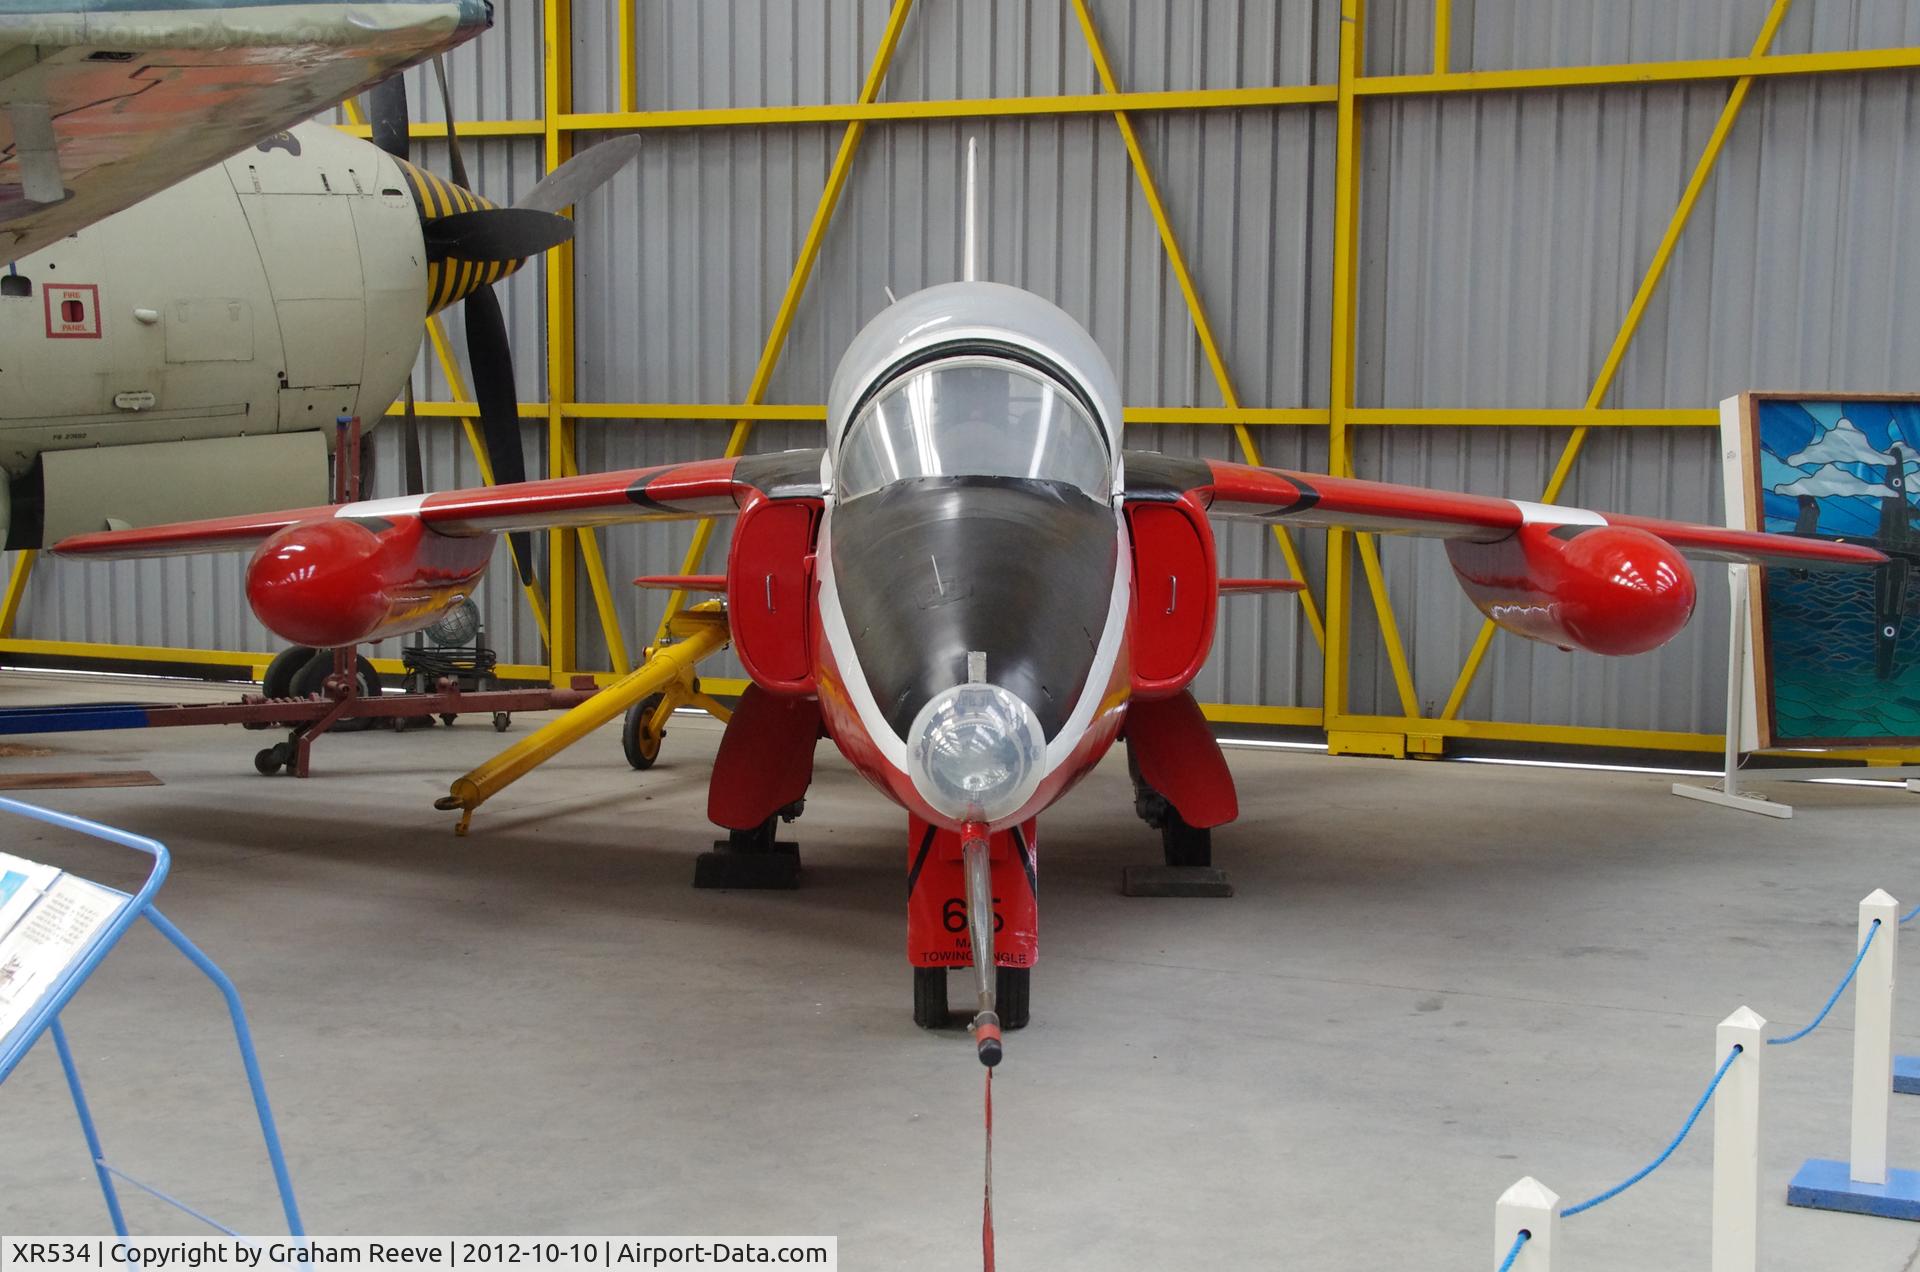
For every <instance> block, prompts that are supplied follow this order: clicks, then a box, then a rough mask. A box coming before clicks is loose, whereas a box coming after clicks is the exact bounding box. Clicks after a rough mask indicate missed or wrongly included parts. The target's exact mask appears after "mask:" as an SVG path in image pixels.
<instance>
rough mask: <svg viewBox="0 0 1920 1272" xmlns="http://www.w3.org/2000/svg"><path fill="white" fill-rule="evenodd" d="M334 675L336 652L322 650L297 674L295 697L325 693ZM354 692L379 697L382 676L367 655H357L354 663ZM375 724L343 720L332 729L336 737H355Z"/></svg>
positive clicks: (358, 720) (295, 678)
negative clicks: (325, 687)
mask: <svg viewBox="0 0 1920 1272" xmlns="http://www.w3.org/2000/svg"><path fill="white" fill-rule="evenodd" d="M332 674H333V651H332V650H331V649H321V650H317V651H315V652H314V655H313V657H311V658H309V659H308V660H307V665H306V666H304V667H302V668H301V669H300V670H299V671H297V672H295V673H294V677H293V696H294V697H296V698H310V697H312V696H313V695H314V694H316V693H319V692H321V691H322V689H323V687H324V686H325V685H326V682H327V677H328V676H331V675H332ZM353 674H354V680H355V684H354V688H355V690H356V691H357V692H358V693H359V695H360V696H361V697H362V698H378V697H379V696H380V673H379V672H377V671H375V670H374V669H373V664H372V663H370V662H368V661H367V659H366V656H365V655H364V654H356V655H354V659H353ZM375 723H376V721H375V720H373V719H372V718H371V717H368V716H362V717H360V718H359V719H354V720H341V721H339V722H338V723H337V724H335V725H334V726H333V731H334V732H335V733H355V732H358V731H359V730H361V729H370V728H372V727H373V726H374V724H375Z"/></svg>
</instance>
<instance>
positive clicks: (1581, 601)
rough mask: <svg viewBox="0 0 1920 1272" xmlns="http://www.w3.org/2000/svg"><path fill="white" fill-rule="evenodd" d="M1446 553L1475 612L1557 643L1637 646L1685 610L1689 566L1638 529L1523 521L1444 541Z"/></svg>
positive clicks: (1683, 620) (1657, 640)
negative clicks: (1486, 537)
mask: <svg viewBox="0 0 1920 1272" xmlns="http://www.w3.org/2000/svg"><path fill="white" fill-rule="evenodd" d="M1447 559H1448V560H1450V561H1451V562H1452V563H1453V572H1454V575H1455V576H1456V577H1457V578H1459V580H1460V586H1461V587H1462V588H1463V589H1465V591H1466V593H1467V596H1468V597H1469V599H1471V600H1472V601H1473V603H1474V604H1475V605H1476V606H1478V607H1479V609H1480V612H1481V613H1482V614H1485V615H1486V616H1487V617H1488V618H1490V619H1492V620H1493V621H1494V622H1496V623H1498V624H1499V625H1500V626H1502V627H1504V628H1506V629H1507V630H1508V631H1510V632H1513V633H1515V634H1516V635H1520V636H1525V637H1526V638H1527V639H1529V640H1537V641H1544V642H1545V643H1547V644H1549V645H1558V646H1560V647H1561V648H1562V649H1584V650H1586V651H1588V652H1589V653H1594V654H1616V655H1618V654H1643V653H1646V652H1647V651H1648V650H1650V649H1658V648H1659V647H1660V646H1662V645H1664V644H1666V643H1667V642H1668V641H1670V640H1672V639H1673V638H1674V636H1675V635H1676V634H1678V633H1679V631H1680V629H1681V628H1682V627H1685V626H1686V625H1687V620H1688V619H1689V618H1691V617H1692V616H1693V604H1694V600H1695V596H1696V593H1695V589H1694V582H1693V571H1692V570H1690V569H1688V568H1687V563H1686V560H1685V558H1683V557H1682V556H1681V555H1680V552H1679V550H1678V549H1677V548H1675V547H1674V546H1673V545H1672V544H1670V543H1668V542H1667V541H1666V540H1664V539H1662V538H1659V537H1658V536H1656V535H1652V534H1648V533H1647V532H1646V531H1645V530H1631V529H1628V528H1626V527H1624V526H1606V525H1600V526H1590V525H1568V526H1542V525H1526V526H1522V527H1520V529H1519V530H1518V531H1516V532H1515V533H1513V534H1512V535H1510V536H1508V537H1507V538H1505V539H1502V540H1500V541H1499V542H1497V543H1474V542H1471V541H1469V540H1465V539H1450V540H1448V542H1447Z"/></svg>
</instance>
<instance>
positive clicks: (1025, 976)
mask: <svg viewBox="0 0 1920 1272" xmlns="http://www.w3.org/2000/svg"><path fill="white" fill-rule="evenodd" d="M993 970H994V978H993V1008H994V1014H995V1015H997V1016H999V1017H1000V1027H1001V1028H1002V1029H1025V1028H1026V1027H1027V1021H1029V1020H1031V1019H1032V1018H1033V969H1032V968H1031V967H996V968H994V969H993Z"/></svg>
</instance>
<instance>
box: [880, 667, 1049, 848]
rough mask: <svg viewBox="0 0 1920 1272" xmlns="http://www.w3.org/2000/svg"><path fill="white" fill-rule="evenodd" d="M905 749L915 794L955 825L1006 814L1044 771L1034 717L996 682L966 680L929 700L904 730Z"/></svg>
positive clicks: (1041, 743) (1043, 745) (1025, 796)
mask: <svg viewBox="0 0 1920 1272" xmlns="http://www.w3.org/2000/svg"><path fill="white" fill-rule="evenodd" d="M907 745H908V770H909V773H910V775H911V776H912V778H913V784H914V787H915V789H917V790H918V791H919V792H920V797H921V798H922V799H924V800H926V801H927V803H928V804H930V805H931V806H932V807H933V808H935V809H937V810H938V811H940V812H941V813H944V814H945V815H947V816H948V817H952V818H954V819H956V820H960V819H965V820H970V821H983V822H994V821H999V820H1001V819H1002V818H1005V817H1008V816H1010V815H1012V814H1013V813H1014V812H1016V811H1018V810H1019V808H1020V806H1021V805H1022V804H1025V803H1026V802H1027V799H1028V798H1029V797H1030V796H1031V795H1032V794H1033V792H1034V790H1035V788H1037V787H1038V786H1039V784H1040V777H1041V774H1042V772H1043V771H1044V770H1045V768H1046V751H1047V740H1046V737H1045V736H1044V735H1043V734H1042V733H1041V731H1040V721H1039V719H1038V717H1036V716H1035V715H1034V713H1033V709H1032V708H1031V707H1029V706H1028V705H1027V704H1026V703H1024V702H1022V701H1021V700H1020V699H1019V698H1018V697H1016V696H1015V695H1014V694H1011V693H1009V692H1007V691H1006V690H1005V689H1002V688H1001V687H1000V686H998V685H990V684H985V683H978V682H969V683H967V684H963V685H956V686H954V687H953V688H951V689H948V690H947V691H946V692H944V693H941V694H937V695H935V696H934V697H933V698H932V699H931V700H930V701H928V703H927V705H926V706H925V707H923V708H921V710H920V714H919V716H918V717H917V718H916V719H915V720H914V722H913V726H912V728H911V729H909V730H908V734H907Z"/></svg>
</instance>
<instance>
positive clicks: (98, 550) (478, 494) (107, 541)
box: [53, 450, 820, 560]
mask: <svg viewBox="0 0 1920 1272" xmlns="http://www.w3.org/2000/svg"><path fill="white" fill-rule="evenodd" d="M819 496H820V452H819V451H817V450H812V451H787V452H784V453H781V454H776V455H759V456H746V457H744V458H741V459H706V460H697V461H695V462H693V463H687V464H663V465H660V466H658V467H654V468H630V469H626V470H624V471H621V472H611V473H588V474H584V475H582V476H579V477H561V478H554V479H551V480H547V481H524V482H517V483H514V484H513V485H508V486H479V487H475V488H473V489H471V490H450V491H444V492H441V493H439V494H432V495H407V496H404V497H402V498H398V499H370V500H363V501H361V502H359V503H348V504H326V505H322V506H320V507H317V508H298V509H293V510H291V511H288V512H269V513H260V514H257V515H252V516H241V517H215V518H212V519H210V520H206V521H180V522H175V523H173V524H171V525H163V526H149V527H145V528H142V529H134V530H103V531H97V532H94V533H90V534H78V535H73V536H71V537H69V538H66V539H62V540H61V541H60V542H59V543H56V544H55V545H54V546H53V551H54V552H55V553H56V554H57V555H60V556H71V557H91V558H95V559H103V560H119V559H125V558H132V557H157V556H192V555H196V554H199V553H206V552H238V551H252V550H253V549H254V548H256V547H258V546H259V545H260V544H261V543H262V542H263V541H264V540H266V539H267V538H269V537H271V536H272V535H274V534H275V533H277V532H279V531H281V530H284V529H286V528H287V527H288V526H294V525H299V524H300V523H302V522H307V521H315V520H319V519H321V518H326V517H350V518H356V519H361V520H379V521H397V520H399V519H401V518H403V517H410V516H411V517H418V518H419V519H420V520H421V521H423V522H425V523H426V525H427V526H428V527H429V528H431V529H433V530H435V531H437V532H439V533H441V534H445V535H449V536H454V537H467V536H474V535H484V534H499V533H503V532H505V531H510V530H542V529H553V528H556V527H565V526H575V527H577V526H605V525H614V524H617V523H620V522H626V521H671V520H685V519H689V518H694V517H718V516H729V515H732V514H733V513H736V512H738V511H740V509H741V508H743V507H745V506H746V505H747V504H749V503H751V502H753V501H755V500H758V499H783V498H800V499H808V498H812V499H817V498H819Z"/></svg>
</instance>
